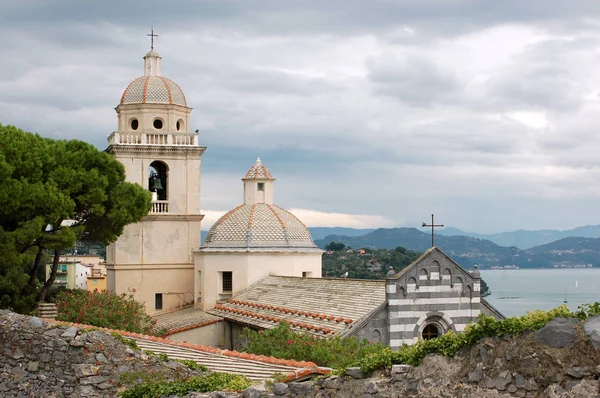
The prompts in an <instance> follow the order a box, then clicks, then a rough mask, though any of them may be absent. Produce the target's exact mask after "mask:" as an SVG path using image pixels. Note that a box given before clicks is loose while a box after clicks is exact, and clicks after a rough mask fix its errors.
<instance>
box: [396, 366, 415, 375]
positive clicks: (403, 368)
mask: <svg viewBox="0 0 600 398" xmlns="http://www.w3.org/2000/svg"><path fill="white" fill-rule="evenodd" d="M411 369H412V366H410V365H392V374H395V373H408V372H410V370H411Z"/></svg>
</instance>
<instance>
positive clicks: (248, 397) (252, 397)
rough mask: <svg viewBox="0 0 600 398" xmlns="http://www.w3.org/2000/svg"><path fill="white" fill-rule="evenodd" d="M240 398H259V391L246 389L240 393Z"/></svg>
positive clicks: (251, 388)
mask: <svg viewBox="0 0 600 398" xmlns="http://www.w3.org/2000/svg"><path fill="white" fill-rule="evenodd" d="M242 398H260V391H259V390H257V389H256V388H254V387H248V388H246V389H245V390H244V391H243V392H242Z"/></svg>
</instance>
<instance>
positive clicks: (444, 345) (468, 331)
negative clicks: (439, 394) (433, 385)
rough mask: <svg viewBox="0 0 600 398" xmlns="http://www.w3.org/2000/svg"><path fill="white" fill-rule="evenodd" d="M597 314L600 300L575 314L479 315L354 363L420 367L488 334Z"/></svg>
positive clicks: (366, 368)
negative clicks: (457, 329)
mask: <svg viewBox="0 0 600 398" xmlns="http://www.w3.org/2000/svg"><path fill="white" fill-rule="evenodd" d="M582 307H583V308H582ZM597 313H600V303H595V304H591V305H585V306H580V311H578V312H574V313H572V312H571V311H569V308H568V307H567V306H566V305H561V306H559V307H556V308H554V309H552V310H549V311H542V310H535V311H531V312H528V313H527V314H525V315H523V316H520V317H511V318H507V319H504V320H500V321H499V320H496V319H495V318H493V317H489V316H485V315H480V316H479V317H478V318H477V322H475V323H471V324H469V325H467V327H466V328H465V331H464V332H463V333H460V334H455V333H453V332H448V333H446V334H445V335H443V336H440V337H438V338H436V339H431V340H419V341H418V342H417V343H415V344H413V345H411V346H408V345H406V344H405V345H403V346H402V347H401V348H400V349H399V350H397V351H392V350H391V349H390V348H389V347H385V348H383V349H382V350H380V351H379V352H376V353H371V354H368V355H365V356H364V357H363V358H361V359H360V360H358V361H357V362H356V363H355V365H356V366H360V368H361V370H362V371H363V372H366V373H369V372H372V371H373V370H375V369H379V368H383V367H390V366H392V364H408V365H413V366H417V365H419V364H420V363H421V361H422V360H423V358H424V357H425V356H426V355H428V354H441V355H445V356H450V357H451V356H454V355H455V354H456V353H457V352H458V350H460V349H461V348H462V347H467V346H470V345H472V344H473V343H475V342H477V341H478V340H480V339H482V338H485V337H494V336H498V337H500V336H504V335H508V336H514V335H517V334H519V333H522V332H523V331H525V330H534V331H535V330H538V329H540V328H542V327H543V326H544V325H546V324H547V323H548V322H549V321H551V320H552V319H553V318H556V317H578V318H580V319H587V317H589V316H592V315H594V314H597Z"/></svg>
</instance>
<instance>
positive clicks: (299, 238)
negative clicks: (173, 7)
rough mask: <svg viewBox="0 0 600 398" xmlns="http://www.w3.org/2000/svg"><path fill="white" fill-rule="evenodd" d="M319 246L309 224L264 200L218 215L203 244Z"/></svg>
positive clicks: (228, 245) (233, 246)
mask: <svg viewBox="0 0 600 398" xmlns="http://www.w3.org/2000/svg"><path fill="white" fill-rule="evenodd" d="M249 247H262V248H274V247H279V248H310V249H318V248H317V246H316V245H315V243H314V242H313V240H312V237H311V235H310V232H309V231H308V228H306V226H305V225H304V224H303V223H302V221H300V220H299V219H298V218H296V216H294V215H293V214H292V213H290V212H289V211H287V210H285V209H283V208H281V207H279V206H276V205H269V204H265V203H257V204H243V205H240V206H238V207H236V208H235V209H233V210H231V211H230V212H228V213H227V214H225V215H224V216H223V217H221V218H220V219H219V220H218V221H217V222H216V223H215V224H214V225H213V226H212V228H211V229H210V231H209V232H208V235H207V236H206V239H205V241H204V244H203V246H202V248H203V249H204V248H249Z"/></svg>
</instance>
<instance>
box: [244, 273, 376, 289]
mask: <svg viewBox="0 0 600 398" xmlns="http://www.w3.org/2000/svg"><path fill="white" fill-rule="evenodd" d="M269 277H275V278H282V279H309V280H311V281H314V280H328V281H331V280H335V281H353V282H360V283H365V284H368V283H373V284H385V279H359V278H340V277H333V276H324V277H321V278H317V277H310V276H294V275H289V276H288V275H277V274H269ZM240 293H241V292H240ZM238 294H239V293H238Z"/></svg>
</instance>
